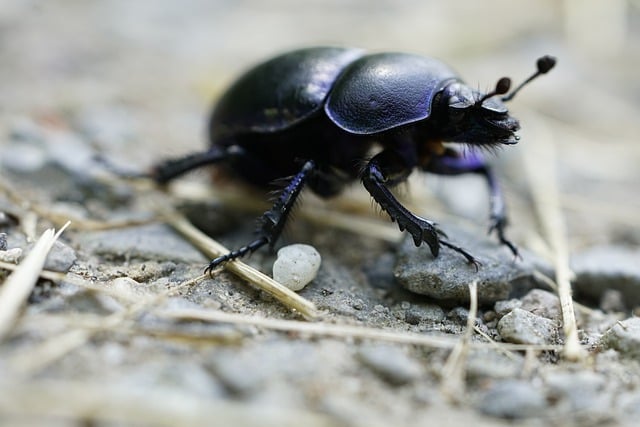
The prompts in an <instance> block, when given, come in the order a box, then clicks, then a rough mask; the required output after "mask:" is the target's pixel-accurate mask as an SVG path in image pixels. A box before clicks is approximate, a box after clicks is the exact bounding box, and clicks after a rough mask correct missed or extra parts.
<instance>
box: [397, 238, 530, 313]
mask: <svg viewBox="0 0 640 427" xmlns="http://www.w3.org/2000/svg"><path fill="white" fill-rule="evenodd" d="M442 228H443V230H445V231H446V232H447V235H448V236H449V239H448V240H449V241H451V242H455V244H457V245H460V246H461V247H463V248H465V249H466V250H468V251H469V252H470V253H471V254H473V256H474V257H476V258H477V259H478V261H480V262H481V263H482V265H481V266H480V268H479V270H478V271H476V270H475V268H474V267H473V266H471V265H469V264H468V263H467V262H466V261H465V259H464V257H462V256H461V255H460V254H459V253H457V252H454V251H452V250H450V249H448V248H444V247H443V248H442V249H441V251H440V254H439V256H438V257H437V258H434V257H433V256H432V255H431V252H430V251H429V248H428V247H426V245H422V246H420V247H416V246H415V244H414V243H413V238H411V236H408V237H407V238H406V239H405V240H404V241H403V243H402V245H401V246H400V248H399V250H398V259H397V262H396V267H395V271H394V273H395V277H396V280H397V281H398V283H399V284H400V285H401V286H402V287H404V288H405V289H407V290H409V291H411V292H415V293H418V294H422V295H427V296H429V297H431V298H436V299H440V300H451V301H455V302H467V301H468V300H469V283H471V282H472V281H477V283H478V300H479V301H480V302H481V303H487V302H494V301H497V300H501V299H506V298H508V297H509V296H510V295H511V294H512V291H514V290H515V289H516V288H517V289H518V290H520V288H524V289H530V288H531V287H533V286H534V280H533V267H532V264H531V262H530V261H525V262H522V261H518V260H514V259H513V255H512V254H511V253H510V252H509V251H508V250H507V249H505V248H504V247H502V246H501V245H499V244H498V243H496V242H495V241H494V240H492V239H489V238H487V237H483V233H481V232H478V233H469V232H466V231H464V230H462V229H460V228H459V227H456V226H453V225H448V226H446V227H445V226H443V227H442ZM527 257H529V255H527ZM525 259H527V258H525Z"/></svg>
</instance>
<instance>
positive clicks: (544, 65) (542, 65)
mask: <svg viewBox="0 0 640 427" xmlns="http://www.w3.org/2000/svg"><path fill="white" fill-rule="evenodd" d="M554 65H556V58H554V57H553V56H550V55H545V56H542V57H540V58H538V61H537V62H536V66H537V67H538V70H537V71H536V72H535V73H533V75H531V76H530V77H529V78H528V79H527V80H525V81H523V82H522V83H520V86H518V87H517V88H515V89H514V90H513V92H511V93H510V94H509V95H507V96H503V97H502V101H503V102H507V101H511V100H512V99H513V97H514V96H516V93H518V92H520V89H522V88H523V87H524V86H525V85H527V84H528V83H529V82H531V80H533V79H535V78H536V77H538V76H541V75H543V74H546V73H548V72H549V70H551V69H552V68H553V67H554Z"/></svg>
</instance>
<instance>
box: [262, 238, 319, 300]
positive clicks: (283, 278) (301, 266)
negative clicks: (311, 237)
mask: <svg viewBox="0 0 640 427" xmlns="http://www.w3.org/2000/svg"><path fill="white" fill-rule="evenodd" d="M321 261H322V259H321V258H320V254H319V253H318V251H316V249H315V248H314V247H313V246H309V245H302V244H295V245H289V246H285V247H284V248H282V249H280V250H279V251H278V258H277V259H276V261H275V262H274V263H273V278H274V280H275V281H277V282H279V283H282V284H283V285H284V286H286V287H287V288H289V289H291V290H292V291H299V290H301V289H302V288H304V287H305V286H306V285H307V284H308V283H309V282H311V281H312V280H313V279H315V278H316V275H317V274H318V269H319V268H320V263H321Z"/></svg>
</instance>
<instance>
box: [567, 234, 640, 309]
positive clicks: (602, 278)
mask: <svg viewBox="0 0 640 427" xmlns="http://www.w3.org/2000/svg"><path fill="white" fill-rule="evenodd" d="M571 268H572V269H573V271H574V273H575V274H576V278H575V280H574V281H573V282H572V283H573V286H574V289H575V291H576V295H577V296H578V297H587V298H591V299H593V300H594V301H599V300H600V298H601V297H602V295H603V294H604V292H605V291H607V290H609V289H614V290H617V291H620V292H621V293H622V295H623V301H624V302H625V304H626V305H627V308H633V307H635V306H640V249H637V248H635V249H632V248H626V247H621V246H597V247H593V248H591V249H588V250H586V251H584V252H581V253H577V254H575V255H574V256H573V258H572V260H571Z"/></svg>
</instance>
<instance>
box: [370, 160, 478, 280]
mask: <svg viewBox="0 0 640 427" xmlns="http://www.w3.org/2000/svg"><path fill="white" fill-rule="evenodd" d="M411 169H412V167H411V166H410V165H407V164H406V160H404V159H403V158H402V156H400V155H399V154H398V153H397V152H395V151H394V150H392V149H386V150H384V151H382V152H381V153H379V154H377V155H376V156H374V157H373V158H372V159H371V160H370V161H369V163H368V164H367V165H366V166H365V169H364V171H363V172H362V183H363V185H364V187H365V188H366V189H367V191H368V192H369V194H371V196H373V198H374V200H375V201H376V202H378V204H379V205H380V206H381V207H382V209H383V210H384V211H385V212H387V213H388V214H389V216H390V217H391V219H392V220H393V221H396V222H397V223H398V227H399V228H400V231H404V230H407V232H409V234H411V236H412V237H413V242H414V243H415V245H416V246H420V245H421V244H422V242H425V243H427V245H429V249H431V253H432V254H433V256H438V253H439V252H440V245H443V246H446V247H448V248H450V249H453V250H454V251H456V252H458V253H460V254H462V255H463V256H464V257H465V258H466V259H467V261H469V262H470V263H472V264H474V265H475V266H476V268H477V266H478V261H477V260H476V259H475V258H474V257H473V255H471V254H470V253H468V252H467V251H465V250H464V249H462V248H460V247H458V246H455V245H453V244H451V243H449V242H447V241H445V240H443V239H441V238H440V237H439V234H444V233H442V232H441V231H440V230H438V229H437V228H436V226H435V224H434V223H433V222H432V221H429V220H427V219H424V218H421V217H419V216H417V215H415V214H413V213H412V212H410V211H409V210H408V209H407V208H405V207H404V206H403V205H402V204H401V203H400V202H399V201H398V200H397V199H396V198H395V196H394V195H393V194H392V193H391V191H390V190H389V188H388V186H393V185H396V184H398V183H400V182H402V181H405V180H406V179H407V177H408V176H409V174H410V173H411Z"/></svg>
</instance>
